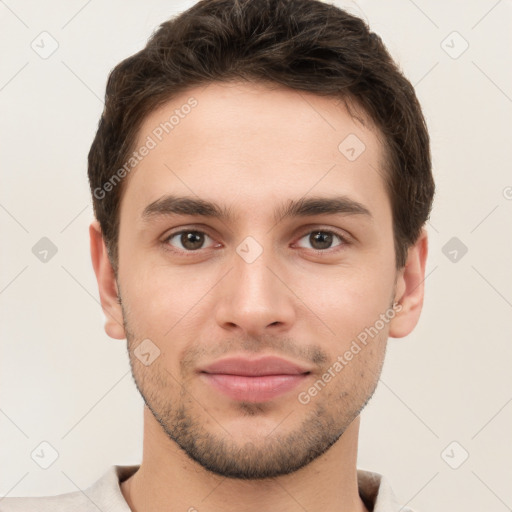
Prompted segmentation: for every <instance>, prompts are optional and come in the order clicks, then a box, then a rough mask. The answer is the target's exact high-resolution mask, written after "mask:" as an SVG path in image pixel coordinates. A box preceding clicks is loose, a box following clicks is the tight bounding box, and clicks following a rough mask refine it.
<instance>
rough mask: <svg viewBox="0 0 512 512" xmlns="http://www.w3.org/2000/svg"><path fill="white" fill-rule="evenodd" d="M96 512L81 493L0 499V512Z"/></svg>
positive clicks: (93, 506)
mask: <svg viewBox="0 0 512 512" xmlns="http://www.w3.org/2000/svg"><path fill="white" fill-rule="evenodd" d="M71 510H73V511H76V512H89V511H92V510H94V511H95V512H97V510H98V509H97V508H96V506H95V505H94V504H93V503H92V502H91V501H89V500H88V498H87V497H86V496H85V495H84V494H83V493H82V492H81V491H75V492H69V493H66V494H59V495H58V496H41V497H35V498H9V497H7V498H0V512H32V511H33V512H36V511H37V512H50V511H51V512H61V511H62V512H64V511H71Z"/></svg>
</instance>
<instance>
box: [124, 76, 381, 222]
mask: <svg viewBox="0 0 512 512" xmlns="http://www.w3.org/2000/svg"><path fill="white" fill-rule="evenodd" d="M350 112H351V113H356V115H357V118H358V119H359V120H358V119H355V118H354V117H352V115H351V113H350ZM350 112H349V111H348V110H347V108H346V104H345V103H344V102H343V101H340V100H337V99H334V98H332V97H325V96H319V95H316V94H313V93H309V92H304V91H296V90H292V89H289V88H287V87H282V86H279V85H275V84H263V83H242V82H229V83H216V82H214V83H210V84H208V85H206V86H205V85H203V86H199V87H194V88H191V89H188V90H187V91H185V92H183V93H180V94H179V95H178V96H176V97H174V98H173V99H171V100H169V101H168V102H167V103H165V104H163V105H162V106H161V107H159V108H158V109H157V110H155V111H153V112H151V113H150V114H149V115H148V116H147V117H146V118H145V119H144V121H143V122H142V124H141V127H140V129H139V132H138V137H137V141H136V144H135V149H136V151H137V150H141V149H142V148H144V147H146V148H149V149H146V150H145V151H138V152H139V156H138V161H137V164H136V166H135V167H134V169H133V171H132V172H131V173H129V175H128V176H127V183H126V184H125V193H124V198H123V201H122V205H121V208H122V209H123V208H125V209H129V210H130V211H132V213H133V211H134V210H137V212H138V213H139V216H140V215H141V214H142V211H143V209H144V207H145V206H147V204H149V203H150V202H152V201H154V200H156V199H157V198H159V197H161V196H162V195H164V194H171V193H172V194H181V195H185V194H186V195H189V196H190V195H196V196H199V197H201V198H204V199H211V200H216V198H219V197H222V198H224V199H225V200H227V201H228V202H235V201H236V199H237V198H239V199H241V198H245V200H244V201H242V202H240V205H242V206H243V205H244V204H245V207H247V208H251V207H253V206H257V205H260V206H261V205H262V203H261V201H262V200H265V201H268V200H269V199H270V198H272V197H275V198H276V199H278V196H279V198H284V197H290V198H298V197H302V196H304V195H305V194H307V193H308V192H309V191H314V192H315V193H316V195H318V193H321V192H322V191H324V192H327V191H331V192H332V191H333V188H336V189H338V188H341V189H342V190H339V191H340V192H343V193H348V194H351V195H352V196H353V197H354V199H355V200H358V199H359V200H361V202H363V198H364V197H365V196H366V197H368V196H372V195H373V197H374V198H376V194H377V195H379V194H380V196H382V194H384V188H385V187H384V177H383V175H384V173H383V163H384V154H383V153H384V150H383V145H382V143H381V141H380V133H379V132H378V130H376V129H375V128H374V126H373V125H372V124H371V123H370V122H369V120H368V118H367V117H366V116H365V115H364V113H363V112H362V110H361V109H357V105H356V104H354V103H353V102H351V103H350ZM360 119H363V120H364V123H365V124H364V125H363V124H362V123H361V122H360ZM142 153H144V156H141V154H142ZM381 199H382V197H381Z"/></svg>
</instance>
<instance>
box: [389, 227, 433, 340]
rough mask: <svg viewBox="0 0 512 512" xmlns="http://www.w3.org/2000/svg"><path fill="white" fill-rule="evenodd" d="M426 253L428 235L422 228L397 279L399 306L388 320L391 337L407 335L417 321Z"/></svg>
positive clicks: (422, 290) (420, 304) (396, 299)
mask: <svg viewBox="0 0 512 512" xmlns="http://www.w3.org/2000/svg"><path fill="white" fill-rule="evenodd" d="M427 254H428V235H427V231H426V230H425V228H423V229H422V232H421V234H420V236H419V238H418V240H417V241H416V243H415V244H414V245H413V246H411V247H410V248H409V251H408V255H407V261H406V264H405V267H404V268H403V269H401V270H400V274H399V276H398V279H397V284H396V296H395V302H397V303H399V304H400V306H401V307H400V311H398V312H397V314H396V316H395V317H394V318H393V320H391V322H390V327H389V336H390V337H392V338H403V337H404V336H407V335H408V334H409V333H410V332H412V330H413V329H414V327H415V326H416V324H417V323H418V320H419V318H420V314H421V309H422V306H423V296H424V280H425V266H426V261H427Z"/></svg>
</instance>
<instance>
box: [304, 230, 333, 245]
mask: <svg viewBox="0 0 512 512" xmlns="http://www.w3.org/2000/svg"><path fill="white" fill-rule="evenodd" d="M309 238H310V242H311V245H312V247H315V244H316V245H318V244H319V245H320V247H315V248H316V249H328V248H329V247H330V245H331V244H332V234H331V233H326V232H325V231H317V232H316V233H311V235H310V237H309Z"/></svg>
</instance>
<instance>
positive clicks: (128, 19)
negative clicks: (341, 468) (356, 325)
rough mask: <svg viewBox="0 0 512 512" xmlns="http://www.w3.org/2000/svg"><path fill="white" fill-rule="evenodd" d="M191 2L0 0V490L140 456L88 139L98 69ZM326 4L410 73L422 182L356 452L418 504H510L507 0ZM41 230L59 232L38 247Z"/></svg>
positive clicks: (511, 188) (100, 82)
mask: <svg viewBox="0 0 512 512" xmlns="http://www.w3.org/2000/svg"><path fill="white" fill-rule="evenodd" d="M193 3H194V2H193V1H156V0H153V1H145V2H142V1H121V0H113V1H109V2H100V1H98V0H92V1H91V0H90V1H84V0H72V1H68V2H57V1H55V0H53V1H47V2H38V1H35V0H34V1H28V0H24V1H20V2H14V1H13V0H6V1H5V2H4V1H2V2H0V22H1V30H0V48H1V58H0V62H1V68H0V106H1V113H2V114H1V117H0V130H1V131H0V141H1V161H0V172H1V184H2V186H1V189H0V228H1V233H2V238H1V241H2V242H1V251H0V315H1V321H0V328H1V336H0V340H1V345H0V346H1V356H0V379H1V380H0V436H1V437H0V438H1V442H0V460H1V463H0V495H1V496H3V495H6V494H8V495H9V496H36V495H50V494H58V493H63V492H69V491H76V490H77V489H84V488H86V487H87V486H88V485H90V484H91V483H92V482H93V481H95V480H96V479H97V478H99V476H100V475H101V474H102V473H103V472H104V471H105V470H106V469H107V468H108V467H109V466H110V465H112V464H138V463H140V460H141V455H142V407H143V405H142V404H143V402H142V399H141V398H140V396H139V394H138V392H137V390H136V388H135V385H134V383H133V381H132V377H131V373H130V369H129V363H128V356H127V353H126V346H125V341H119V340H112V339H110V338H108V337H107V335H106V334H105V332H104V330H103V322H104V319H103V313H102V310H101V308H100V306H99V296H98V291H97V284H96V280H95V277H94V273H93V270H92V265H91V260H90V252H89V237H88V226H89V224H90V222H91V220H92V218H93V216H92V215H93V214H92V203H91V198H90V192H89V188H88V182H87V167H86V162H87V153H88V151H89V147H90V144H91V142H92V139H93V137H94V134H95V131H96V127H97V123H98V120H99V116H100V114H101V112H102V108H103V103H102V98H103V95H104V90H105V84H106V79H107V76H108V72H109V71H110V70H111V69H112V68H113V67H114V66H115V65H116V64H117V63H118V62H119V61H120V60H122V59H123V58H125V57H127V56H129V55H131V54H133V53H134V52H136V51H138V50H139V49H141V48H142V47H143V46H144V44H145V42H146V40H147V38H148V37H149V35H150V34H151V33H152V31H153V30H154V29H155V28H156V27H157V26H158V25H159V24H160V23H161V22H163V21H165V20H166V19H168V18H169V17H170V16H172V15H173V14H175V13H177V12H180V11H182V10H184V9H185V8H187V7H189V6H191V5H192V4H193ZM336 4H337V5H339V6H340V7H345V8H347V9H348V10H349V11H350V12H352V13H354V14H357V15H360V16H362V17H363V18H364V19H366V20H367V21H368V22H369V24H370V26H371V28H372V30H374V31H375V32H377V33H378V34H379V35H380V36H381V37H382V38H383V40H384V42H385V43H386V45H387V47H388V48H389V50H390V52H391V53H392V55H393V56H394V58H395V59H397V61H398V62H399V64H400V66H401V68H402V69H403V71H404V73H405V74H406V76H407V77H408V78H409V80H410V81H411V82H412V83H413V84H414V85H415V87H416V91H417V95H418V97H419V99H420V102H421V103H422V105H423V109H424V113H425V116H426V119H427V123H428V126H429V130H430V134H431V139H432V154H433V163H434V172H435V178H436V183H437V196H436V200H435V205H434V211H433V213H432V216H431V219H430V222H429V225H428V231H429V235H430V254H429V261H428V265H427V278H426V282H425V284H426V298H425V304H424V311H423V314H422V317H421V320H420V322H419V325H418V326H417V328H416V330H415V331H414V332H413V333H412V334H411V335H410V336H408V337H407V338H405V339H390V341H389V345H388V351H387V359H386V363H385V366H384V371H383V374H382V379H381V382H380V384H379V387H378V389H377V392H376V393H375V395H374V398H373V399H372V400H371V401H370V403H369V405H368V406H367V408H366V409H365V411H364V412H363V413H362V425H361V434H360V445H359V446H360V447H359V461H358V466H359V467H360V468H363V469H369V470H372V471H377V472H380V473H383V474H384V475H385V476H386V477H387V478H388V479H389V480H390V482H391V485H392V487H393V488H394V491H395V493H396V494H397V496H398V498H399V500H400V502H401V503H402V504H406V503H408V504H409V505H410V506H412V507H414V508H417V509H418V510H420V511H424V512H426V511H434V510H435V511H436V512H448V511H453V510H465V511H469V512H473V511H474V512H476V511H482V510H489V511H490V510H492V511H497V512H499V511H502V510H503V511H504V510H510V508H511V507H512V489H511V486H510V482H511V481H512V480H511V477H512V464H511V460H512V443H511V440H510V432H512V428H511V427H512V403H511V401H512V386H511V383H512V378H511V372H510V362H511V361H512V343H511V341H512V336H511V334H512V322H511V319H512V315H511V312H512V265H511V264H510V263H511V258H510V254H511V253H512V241H511V236H510V233H512V173H511V163H510V162H511V157H512V149H511V148H512V134H511V131H512V130H511V123H510V120H511V119H512V66H511V63H512V44H511V36H510V34H512V3H511V2H510V1H504V0H503V1H491V2H488V1H483V0H482V1H472V2H464V3H460V2H455V1H451V2H447V1H440V0H439V1H430V2H427V1H425V0H417V1H416V2H414V1H412V0H392V1H386V2H382V1H377V0H366V1H364V0H361V1H358V2H341V1H340V2H337V3H336ZM43 31H46V32H48V33H49V34H51V36H52V37H53V38H54V39H55V40H56V41H57V42H58V45H59V46H58V49H57V50H56V51H55V53H53V54H52V55H51V56H49V57H48V58H46V59H43V58H41V57H40V55H39V54H38V53H36V52H35V51H34V50H33V49H32V47H31V44H32V41H34V40H36V43H37V41H38V40H40V39H37V38H38V37H39V34H40V33H41V32H43ZM454 31H455V32H457V34H453V32H454ZM45 37H47V36H45ZM466 45H469V46H468V47H467V49H466V50H465V51H464V52H463V53H461V54H460V55H459V53H460V52H461V51H462V50H463V49H464V48H465V46H466ZM46 48H48V46H46ZM42 237H47V238H49V239H50V240H51V241H52V242H53V244H55V246H56V248H57V253H56V254H55V255H54V256H53V257H52V258H51V259H50V260H49V261H48V262H46V263H43V262H41V261H40V260H39V259H38V258H37V257H36V256H35V255H34V253H33V252H32V248H33V247H34V245H35V244H36V243H37V242H38V241H39V240H40V239H41V238H42ZM454 237H455V238H456V240H452V239H453V238H454ZM447 244H448V245H447ZM462 244H463V245H462ZM464 247H466V249H467V252H466V253H465V254H464ZM454 251H456V252H454ZM42 441H46V442H48V443H50V444H51V446H53V447H54V449H55V450H56V451H57V452H58V458H57V460H56V461H55V462H54V463H53V464H52V465H51V466H50V467H49V468H48V469H42V468H41V467H39V465H38V464H36V462H35V461H34V460H33V458H32V457H31V454H32V453H33V451H34V450H35V449H36V448H37V447H38V446H39V445H40V443H41V442H42ZM453 442H455V444H452V443H453ZM47 453H49V452H48V451H47ZM466 453H467V455H468V458H467V460H465V461H464V462H463V463H461V462H462V461H463V459H464V457H466ZM450 465H451V466H459V467H458V468H457V469H453V468H452V467H451V466H450ZM0 508H1V502H0Z"/></svg>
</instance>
